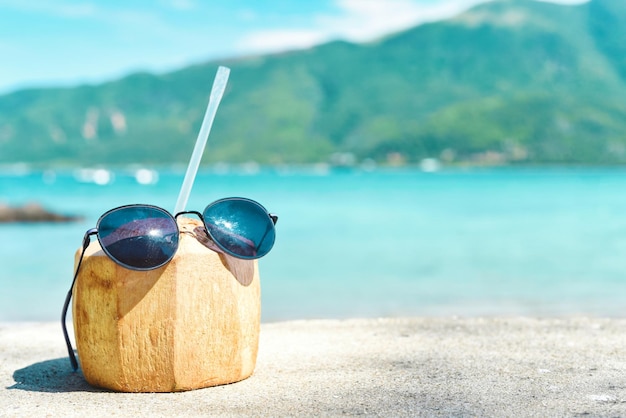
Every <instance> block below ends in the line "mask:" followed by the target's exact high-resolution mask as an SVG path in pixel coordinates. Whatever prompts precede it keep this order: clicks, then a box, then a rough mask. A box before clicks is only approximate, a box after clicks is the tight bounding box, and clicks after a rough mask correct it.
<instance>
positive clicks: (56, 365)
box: [7, 357, 106, 392]
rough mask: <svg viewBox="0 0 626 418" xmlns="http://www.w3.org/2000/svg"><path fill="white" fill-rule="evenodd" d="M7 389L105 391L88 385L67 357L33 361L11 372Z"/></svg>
mask: <svg viewBox="0 0 626 418" xmlns="http://www.w3.org/2000/svg"><path fill="white" fill-rule="evenodd" d="M13 380H15V384H14V385H12V386H9V387H7V389H19V390H26V391H30V392H106V391H104V390H102V389H97V388H94V387H93V386H90V385H89V384H88V383H87V381H86V380H85V378H84V377H83V374H82V372H81V371H80V370H79V371H76V372H75V371H73V370H72V367H71V366H70V364H69V361H68V359H67V357H63V358H58V359H54V360H46V361H42V362H40V363H35V364H32V365H30V366H27V367H24V368H23V369H19V370H16V371H15V372H14V373H13Z"/></svg>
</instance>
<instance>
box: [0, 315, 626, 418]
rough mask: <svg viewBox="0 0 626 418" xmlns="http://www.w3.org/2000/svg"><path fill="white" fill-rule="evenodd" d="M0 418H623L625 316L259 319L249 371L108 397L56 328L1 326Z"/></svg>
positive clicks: (625, 412) (625, 403) (54, 325)
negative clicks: (189, 387) (76, 366)
mask: <svg viewBox="0 0 626 418" xmlns="http://www.w3.org/2000/svg"><path fill="white" fill-rule="evenodd" d="M0 379H1V382H0V383H1V387H0V417H45V416H50V417H56V416H63V417H72V416H90V417H92V416H120V417H123V416H129V417H131V416H132V417H134V416H146V417H148V416H150V417H155V416H159V417H172V416H181V417H183V416H185V417H188V416H356V415H363V416H386V417H388V416H434V417H437V416H455V417H464V416H468V417H469V416H474V417H475V416H478V417H503V416H510V417H513V416H515V417H535V416H536V417H546V416H553V417H557V416H558V417H561V416H563V417H577V416H592V417H604V416H606V417H616V416H626V320H624V319H599V318H584V317H578V318H567V319H531V318H521V317H519V318H518V317H516V318H390V319H351V320H312V321H288V322H278V323H264V324H263V325H262V328H261V341H260V347H259V356H258V360H257V365H256V369H255V373H254V374H253V375H252V377H250V378H249V379H246V380H244V381H241V382H238V383H234V384H230V385H225V386H217V387H213V388H207V389H200V390H194V391H189V392H179V393H162V394H156V393H139V394H133V393H114V392H109V391H103V390H100V389H97V388H93V387H91V386H89V385H88V384H87V383H86V382H85V381H84V379H83V377H82V375H81V374H80V372H77V373H74V372H72V371H71V367H70V365H69V362H68V359H67V353H66V352H65V345H64V342H63V336H62V334H61V330H60V324H58V323H5V324H2V325H0Z"/></svg>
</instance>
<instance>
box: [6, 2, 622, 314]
mask: <svg viewBox="0 0 626 418" xmlns="http://www.w3.org/2000/svg"><path fill="white" fill-rule="evenodd" d="M0 56H1V57H2V65H0V245H1V249H0V262H2V266H3V268H2V269H1V270H0V285H1V286H2V289H3V290H2V292H1V293H0V321H15V320H56V319H57V318H58V316H59V315H60V309H61V306H62V303H63V299H64V295H65V293H66V292H67V290H68V288H69V285H70V283H71V278H72V269H73V255H74V252H75V251H76V249H77V248H78V247H79V245H80V243H81V239H82V236H83V234H84V232H85V231H86V230H87V229H89V228H91V227H93V226H95V223H96V221H97V219H98V217H99V216H100V215H101V214H102V213H103V212H105V211H106V210H108V209H110V208H112V207H115V206H119V205H123V204H129V203H149V204H156V205H159V206H162V207H164V208H165V209H168V210H170V211H172V210H173V208H174V204H175V202H176V198H177V195H178V192H179V190H180V186H181V184H182V180H183V176H184V172H185V168H186V165H187V163H188V161H189V157H190V155H191V151H192V149H193V145H194V142H195V140H196V136H197V133H198V130H199V128H200V124H201V121H202V117H203V115H204V112H205V109H206V104H207V101H208V96H209V92H210V88H211V84H212V81H213V77H214V76H215V71H216V69H217V67H218V66H219V65H224V66H227V67H229V68H230V69H231V74H230V79H229V83H228V86H227V90H226V92H225V95H224V98H223V100H222V103H221V105H220V107H219V109H218V112H217V117H216V120H215V123H214V125H213V130H212V132H211V136H210V138H209V143H208V147H207V150H206V152H205V154H204V158H203V160H202V167H201V170H200V172H199V174H198V177H197V179H196V183H195V185H194V188H193V190H192V192H191V197H190V201H189V204H188V206H187V208H188V209H193V210H202V209H203V208H204V207H205V206H206V205H207V204H209V203H210V202H212V201H213V200H216V199H219V198H221V197H226V196H245V197H250V198H253V199H256V200H258V201H259V202H261V203H262V204H263V205H265V206H266V207H267V208H268V210H270V211H271V212H274V213H277V214H278V215H279V217H280V218H279V219H280V220H279V223H278V225H277V243H276V246H275V248H274V250H273V251H272V252H271V253H270V254H269V255H268V256H266V257H265V258H263V259H262V260H260V269H261V281H262V293H263V319H264V320H265V321H275V320H283V319H294V318H319V317H354V316H367V317H375V316H399V315H535V316H544V315H549V316H569V315H603V316H604V315H608V316H623V315H624V311H623V309H622V306H621V301H622V300H623V295H624V294H625V291H626V280H625V279H624V275H625V272H626V270H625V267H626V265H625V264H624V261H623V260H624V257H623V254H624V252H625V251H626V221H624V219H623V218H624V217H623V216H622V215H623V213H625V209H626V197H625V196H626V194H624V190H625V186H626V171H625V169H624V163H626V118H625V117H624V116H625V115H626V103H625V102H624V100H623V98H624V97H625V93H626V60H625V59H624V57H626V2H624V1H623V0H589V1H580V0H571V1H566V0H560V1H556V0H554V1H536V0H494V1H479V0H392V1H382V0H360V1H359V0H327V1H320V2H314V3H313V2H286V1H279V0H273V1H256V2H252V1H249V0H238V1H228V2H226V1H214V2H210V3H208V4H207V3H206V2H199V1H194V0H170V1H165V0H164V1H157V2H138V3H137V2H136V3H133V4H128V3H125V2H118V1H113V2H104V1H90V2H89V1H66V2H56V4H54V5H51V4H49V3H48V2H43V1H33V2H28V3H24V2H17V1H13V0H8V1H3V0H0ZM29 213H30V214H31V215H32V214H33V213H36V214H37V215H36V216H34V218H37V219H33V216H31V219H28V220H29V221H28V222H27V221H25V219H23V218H24V217H27V216H26V215H28V214H29ZM15 214H21V216H22V219H21V220H18V221H16V219H15V216H16V215H15ZM24 214H26V215H24ZM65 216H66V217H67V218H68V219H60V218H63V217H65ZM34 220H37V222H34ZM42 220H45V222H43V221H42ZM53 221H54V222H53Z"/></svg>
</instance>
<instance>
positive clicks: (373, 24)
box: [235, 0, 589, 52]
mask: <svg viewBox="0 0 626 418" xmlns="http://www.w3.org/2000/svg"><path fill="white" fill-rule="evenodd" d="M487 1H489V0H435V1H430V2H429V1H428V0H335V7H336V9H337V10H338V13H336V14H328V13H327V14H317V15H315V16H312V18H311V20H310V21H311V24H310V27H308V28H301V27H299V28H288V27H283V28H276V29H263V30H257V31H251V32H249V33H247V34H244V35H243V36H242V37H240V39H239V41H238V42H237V44H236V45H235V46H236V47H237V48H238V49H239V50H240V51H242V52H250V51H252V52H270V51H281V50H288V49H296V48H307V47H310V46H313V45H316V44H319V43H322V42H327V41H330V40H333V39H344V40H349V41H354V42H363V41H369V40H373V39H376V38H378V37H381V36H384V35H386V34H389V33H393V32H395V31H400V30H403V29H407V28H410V27H413V26H416V25H418V24H420V23H425V22H433V21H437V20H442V19H446V18H450V17H453V16H455V15H457V14H459V13H462V12H463V11H465V10H467V9H469V8H470V7H472V6H475V5H477V4H479V3H485V2H487ZM540 1H546V2H551V3H560V4H582V3H586V2H588V1H589V0H540Z"/></svg>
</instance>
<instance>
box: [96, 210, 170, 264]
mask: <svg viewBox="0 0 626 418" xmlns="http://www.w3.org/2000/svg"><path fill="white" fill-rule="evenodd" d="M98 240H99V241H100V246H101V247H102V249H103V250H104V251H105V252H106V253H107V255H108V256H109V257H111V258H112V259H113V260H114V261H115V262H117V263H118V264H120V265H122V266H124V267H127V268H130V269H134V270H151V269H154V268H157V267H160V266H162V265H164V264H165V263H167V262H168V261H170V260H171V259H172V257H174V254H175V253H176V249H177V248H178V226H177V225H176V220H174V218H173V217H172V216H171V215H170V214H169V213H168V212H166V211H165V210H163V209H160V208H157V207H152V206H141V205H137V206H124V207H121V208H117V209H113V210H112V211H110V212H107V213H105V214H104V215H102V217H101V218H100V220H99V221H98Z"/></svg>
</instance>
